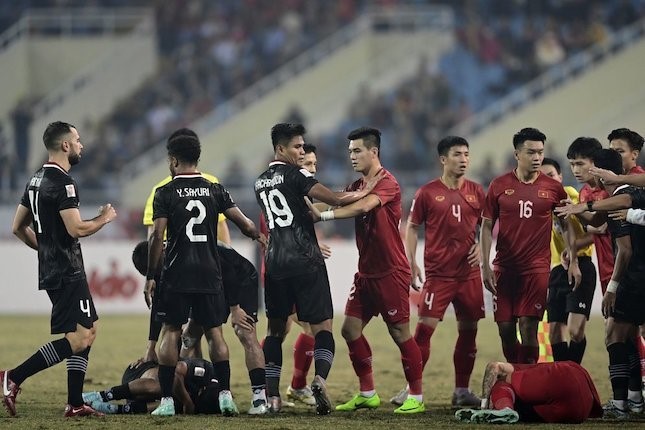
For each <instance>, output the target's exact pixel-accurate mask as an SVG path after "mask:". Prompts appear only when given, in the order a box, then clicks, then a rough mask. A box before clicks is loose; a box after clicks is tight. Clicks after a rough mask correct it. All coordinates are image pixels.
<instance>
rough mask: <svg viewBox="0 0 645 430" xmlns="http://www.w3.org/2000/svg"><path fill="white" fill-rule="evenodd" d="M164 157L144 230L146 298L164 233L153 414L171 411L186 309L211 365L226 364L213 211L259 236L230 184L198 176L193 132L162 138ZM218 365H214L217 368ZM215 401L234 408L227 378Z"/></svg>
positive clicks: (231, 411) (244, 325)
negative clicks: (165, 169)
mask: <svg viewBox="0 0 645 430" xmlns="http://www.w3.org/2000/svg"><path fill="white" fill-rule="evenodd" d="M167 148H168V163H169V168H170V172H171V174H172V177H173V179H172V181H170V183H168V184H166V185H164V186H163V187H160V188H158V189H157V191H156V192H155V197H154V201H153V220H154V227H153V232H152V235H151V236H150V239H149V242H150V245H149V246H150V249H149V254H148V272H147V275H146V279H147V281H146V291H145V293H146V303H147V304H148V306H150V296H151V294H153V292H154V290H155V287H156V283H155V276H156V274H157V270H158V266H159V264H160V262H161V261H160V258H161V254H162V251H163V237H164V232H165V231H166V230H167V236H168V243H167V247H166V253H165V259H164V260H163V269H162V272H161V279H160V286H159V287H160V288H159V291H158V292H157V293H159V294H160V300H159V301H158V304H159V310H158V311H157V318H159V319H160V320H161V321H162V322H163V325H164V327H165V330H164V331H163V332H162V336H161V342H160V343H161V345H160V348H159V383H160V385H161V392H162V399H161V404H160V405H159V407H158V408H157V409H155V410H154V411H153V412H152V414H153V415H160V416H169V415H174V413H175V410H174V404H173V401H172V384H173V375H174V372H175V365H176V364H177V359H178V350H177V342H178V341H179V338H180V334H181V326H182V324H184V323H185V322H186V321H187V320H188V313H189V311H191V310H192V317H193V319H194V320H195V322H196V323H198V324H199V325H201V326H202V327H203V329H204V333H205V335H206V339H207V341H208V345H209V353H210V357H211V361H212V362H213V366H214V367H216V368H217V366H220V365H223V366H226V367H228V366H229V363H228V350H226V351H225V352H226V356H222V351H221V350H220V349H219V348H218V345H217V339H220V338H221V337H222V323H223V322H225V321H226V319H227V317H228V308H227V306H226V300H225V297H224V292H223V290H222V275H221V266H220V257H219V253H218V252H217V247H216V243H217V217H218V215H219V214H220V213H224V214H225V215H226V218H227V219H229V220H231V221H232V222H233V223H235V225H237V226H238V228H239V229H240V230H241V231H242V233H244V234H245V235H246V236H248V237H251V238H253V239H259V241H261V242H264V239H263V237H262V236H261V235H260V234H259V233H258V231H257V229H256V228H255V225H254V224H253V222H252V221H251V220H250V219H248V218H247V217H246V216H245V215H244V214H243V213H242V212H241V211H240V210H239V209H238V208H237V206H236V205H235V203H234V202H233V200H232V199H231V196H230V195H229V193H228V191H227V190H226V189H225V188H224V187H222V186H221V185H219V184H214V183H212V182H210V181H208V180H207V179H204V178H203V177H202V176H201V174H200V173H199V172H198V171H197V163H198V161H199V157H200V155H201V145H200V143H199V140H197V139H195V138H194V137H190V136H178V137H176V138H174V139H172V140H171V141H170V142H168V145H167ZM237 329H245V330H253V325H252V324H251V323H249V322H248V321H247V320H242V321H240V322H239V324H238V326H237ZM216 373H218V372H217V369H216ZM219 382H220V385H221V388H222V391H221V392H220V395H219V401H220V409H221V410H222V413H223V414H224V415H235V414H237V413H238V412H237V407H236V406H235V403H234V402H233V398H232V395H231V392H230V387H229V386H228V385H229V384H230V381H219Z"/></svg>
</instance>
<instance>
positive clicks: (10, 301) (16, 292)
mask: <svg viewBox="0 0 645 430" xmlns="http://www.w3.org/2000/svg"><path fill="white" fill-rule="evenodd" d="M83 242H85V243H82V245H81V246H82V249H83V258H84V260H85V271H86V273H87V279H88V282H89V285H90V289H91V290H92V296H93V298H94V301H95V304H96V308H97V310H98V312H99V314H101V313H105V314H108V313H109V314H115V313H117V314H118V313H144V312H147V311H148V309H147V308H146V305H145V302H144V299H143V294H142V293H143V287H144V281H145V280H144V278H143V277H142V276H141V275H139V273H138V272H137V271H136V270H135V268H134V266H133V265H132V261H131V255H132V250H133V249H134V246H135V245H136V242H135V241H97V240H92V239H91V238H89V239H87V240H85V241H83ZM323 242H324V243H326V244H328V245H329V246H331V248H332V256H331V258H329V259H328V260H327V269H328V272H329V281H330V283H331V292H332V300H333V303H334V310H335V312H336V313H337V314H342V313H343V311H344V309H345V301H346V299H347V293H348V292H349V289H350V287H351V285H352V281H353V279H354V273H355V272H356V268H357V263H358V252H357V250H356V245H355V243H354V241H352V240H324V241H323ZM233 246H234V247H235V249H236V250H237V251H238V252H239V253H240V254H242V255H244V256H245V257H246V258H248V259H249V260H250V261H253V262H256V261H257V258H258V247H257V246H256V244H255V243H254V242H251V241H249V240H235V241H234V242H233ZM418 251H419V253H418V257H417V261H418V262H421V261H423V258H422V256H421V255H422V252H423V242H420V243H419V246H418ZM0 262H2V263H1V264H0V268H1V269H2V273H4V274H5V275H4V276H6V278H5V281H4V282H2V283H0V297H2V298H3V299H2V300H0V314H18V313H28V314H38V313H49V312H50V309H51V304H50V302H49V299H48V298H47V294H45V293H44V292H42V291H38V263H37V256H36V252H35V251H33V250H32V249H30V248H27V247H26V246H25V245H23V244H22V243H20V242H19V241H18V240H17V239H16V240H6V241H1V242H0ZM256 267H257V265H256ZM599 291H600V288H597V289H596V297H595V298H594V303H593V308H592V313H595V314H600V301H601V297H600V293H599ZM419 300H420V298H419V293H417V292H415V291H412V294H411V296H410V302H411V309H412V313H413V314H415V313H416V304H417V303H418V301H419ZM485 307H486V315H487V318H488V317H492V300H491V296H490V294H489V293H488V292H486V294H485ZM449 312H452V308H449Z"/></svg>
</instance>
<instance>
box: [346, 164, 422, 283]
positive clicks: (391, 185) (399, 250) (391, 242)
mask: <svg viewBox="0 0 645 430" xmlns="http://www.w3.org/2000/svg"><path fill="white" fill-rule="evenodd" d="M383 171H384V172H385V176H384V177H383V178H382V179H381V180H380V181H379V182H378V184H376V187H374V189H373V190H372V192H371V194H374V195H376V196H377V197H378V198H379V200H380V201H381V205H380V206H378V207H376V208H374V209H372V210H371V211H369V212H368V213H366V214H364V215H359V216H357V217H355V218H354V225H355V228H356V247H357V248H358V271H359V273H360V274H361V276H363V277H366V278H380V277H382V276H385V275H388V274H390V273H392V272H394V271H396V270H405V271H407V272H408V273H409V272H410V267H409V265H408V259H407V258H406V256H405V249H404V248H403V241H402V240H401V235H400V234H399V225H400V224H401V188H400V187H399V183H398V182H397V181H396V178H394V176H392V174H391V173H390V172H388V171H387V170H385V169H383ZM364 186H365V183H364V182H363V179H359V180H358V181H356V182H354V183H352V184H351V185H349V186H348V187H347V191H357V190H361V189H362V188H363V187H364Z"/></svg>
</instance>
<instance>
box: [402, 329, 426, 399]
mask: <svg viewBox="0 0 645 430" xmlns="http://www.w3.org/2000/svg"><path fill="white" fill-rule="evenodd" d="M398 347H399V350H400V351H401V363H402V364H403V373H404V374H405V379H406V380H407V381H408V386H409V387H410V394H411V395H421V394H423V383H422V377H421V375H422V373H423V363H422V362H421V351H420V350H419V346H418V345H417V343H416V342H415V341H414V338H410V339H408V340H406V341H405V342H403V343H402V344H400V345H398Z"/></svg>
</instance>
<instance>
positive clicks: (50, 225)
mask: <svg viewBox="0 0 645 430" xmlns="http://www.w3.org/2000/svg"><path fill="white" fill-rule="evenodd" d="M20 204H21V205H22V206H24V207H26V208H28V209H29V210H30V211H31V216H32V218H33V229H34V232H36V239H37V240H38V288H39V289H41V290H54V289H58V288H61V287H62V285H63V283H64V281H65V282H66V281H74V280H77V279H82V278H84V277H85V269H84V267H83V255H82V253H81V244H80V243H79V241H78V239H77V238H74V237H72V236H70V235H69V233H68V232H67V228H65V223H64V222H63V218H61V216H60V211H62V210H65V209H71V208H78V205H79V200H78V189H77V188H76V183H75V182H74V180H73V179H72V177H71V176H69V174H68V173H67V172H66V171H65V169H63V168H62V167H61V166H59V165H58V164H56V163H52V162H48V163H45V164H44V165H43V167H42V169H40V170H38V171H37V172H36V173H35V174H34V175H33V176H32V177H31V179H30V180H29V183H28V184H27V186H26V187H25V193H24V194H23V196H22V199H21V201H20Z"/></svg>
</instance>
